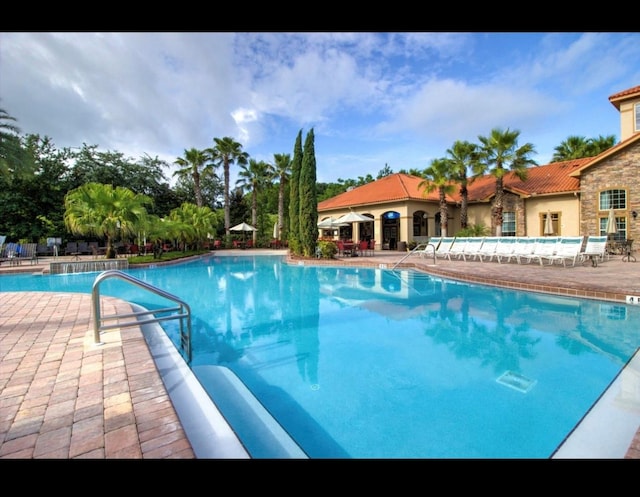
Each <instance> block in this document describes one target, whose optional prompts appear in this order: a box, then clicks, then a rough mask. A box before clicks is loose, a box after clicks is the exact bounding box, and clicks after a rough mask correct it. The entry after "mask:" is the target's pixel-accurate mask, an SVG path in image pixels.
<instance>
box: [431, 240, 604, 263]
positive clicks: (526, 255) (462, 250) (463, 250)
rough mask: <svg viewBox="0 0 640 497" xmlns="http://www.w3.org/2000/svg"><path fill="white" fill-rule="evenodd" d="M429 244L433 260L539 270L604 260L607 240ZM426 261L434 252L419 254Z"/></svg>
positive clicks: (434, 241)
mask: <svg viewBox="0 0 640 497" xmlns="http://www.w3.org/2000/svg"><path fill="white" fill-rule="evenodd" d="M429 244H431V245H433V246H434V247H435V255H436V257H440V258H446V259H448V260H450V261H452V260H454V259H457V260H464V261H467V260H479V261H481V262H489V261H497V262H498V263H500V264H502V263H506V262H517V263H518V264H528V263H531V262H538V263H539V264H540V265H541V266H542V265H544V264H545V263H547V264H548V265H552V264H554V263H556V262H557V263H558V264H562V265H563V266H566V265H567V263H570V264H571V266H575V265H576V262H584V261H586V260H587V259H589V260H591V262H592V263H593V265H597V262H601V261H603V260H604V259H605V258H606V257H607V252H606V245H607V237H606V236H587V237H586V243H585V237H584V236H562V237H561V236H545V237H517V236H516V237H514V236H501V237H498V236H486V237H453V236H452V237H432V238H430V239H429ZM420 255H421V256H423V257H425V256H427V257H433V249H430V250H429V251H427V250H425V251H422V252H420Z"/></svg>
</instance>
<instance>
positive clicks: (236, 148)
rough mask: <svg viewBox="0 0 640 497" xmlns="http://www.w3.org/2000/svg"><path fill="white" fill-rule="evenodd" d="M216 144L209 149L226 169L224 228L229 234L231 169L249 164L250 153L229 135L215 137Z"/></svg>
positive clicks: (212, 155) (213, 157)
mask: <svg viewBox="0 0 640 497" xmlns="http://www.w3.org/2000/svg"><path fill="white" fill-rule="evenodd" d="M213 141H214V142H215V146H214V147H213V148H212V149H209V153H210V154H211V157H212V159H213V160H214V162H215V163H216V164H217V165H220V164H222V167H223V170H224V230H225V233H226V235H227V236H229V235H230V234H231V232H230V231H229V228H230V227H231V204H230V201H229V181H230V180H229V173H230V171H229V169H230V166H231V164H234V163H237V164H238V165H239V166H243V165H245V164H247V161H248V159H249V154H248V153H247V152H243V151H242V145H241V144H240V143H238V142H237V141H235V140H234V139H233V138H231V137H229V136H225V137H224V138H214V139H213Z"/></svg>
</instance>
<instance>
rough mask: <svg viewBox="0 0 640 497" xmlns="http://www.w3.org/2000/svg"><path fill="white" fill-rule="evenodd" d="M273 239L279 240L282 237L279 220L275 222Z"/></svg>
mask: <svg viewBox="0 0 640 497" xmlns="http://www.w3.org/2000/svg"><path fill="white" fill-rule="evenodd" d="M273 239H274V240H279V239H280V237H279V236H278V221H276V222H275V223H273Z"/></svg>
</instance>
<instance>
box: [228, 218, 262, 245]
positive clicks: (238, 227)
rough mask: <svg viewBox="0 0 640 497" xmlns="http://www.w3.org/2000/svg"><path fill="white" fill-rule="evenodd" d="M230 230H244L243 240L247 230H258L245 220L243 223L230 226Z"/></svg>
mask: <svg viewBox="0 0 640 497" xmlns="http://www.w3.org/2000/svg"><path fill="white" fill-rule="evenodd" d="M229 231H242V240H243V241H244V237H245V234H246V232H247V231H257V230H256V228H254V227H253V226H251V225H250V224H247V223H245V222H244V221H243V222H242V223H240V224H236V225H235V226H233V227H231V228H229Z"/></svg>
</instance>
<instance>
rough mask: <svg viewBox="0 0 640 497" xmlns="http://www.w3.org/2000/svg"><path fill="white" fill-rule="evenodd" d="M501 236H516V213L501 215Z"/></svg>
mask: <svg viewBox="0 0 640 497" xmlns="http://www.w3.org/2000/svg"><path fill="white" fill-rule="evenodd" d="M502 236H516V213H515V212H503V213H502Z"/></svg>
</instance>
